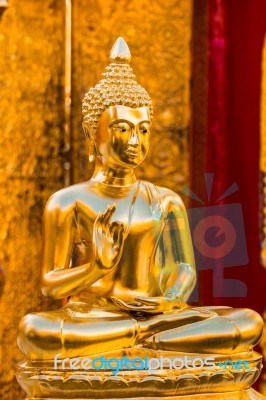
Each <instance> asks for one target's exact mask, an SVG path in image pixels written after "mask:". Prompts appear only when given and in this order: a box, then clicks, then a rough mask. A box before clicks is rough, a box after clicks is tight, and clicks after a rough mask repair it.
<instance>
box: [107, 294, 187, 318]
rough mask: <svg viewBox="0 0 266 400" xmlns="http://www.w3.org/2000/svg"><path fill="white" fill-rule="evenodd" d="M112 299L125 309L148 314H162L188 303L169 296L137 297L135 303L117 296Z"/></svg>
mask: <svg viewBox="0 0 266 400" xmlns="http://www.w3.org/2000/svg"><path fill="white" fill-rule="evenodd" d="M112 300H113V302H114V303H115V304H116V305H117V306H118V307H120V308H122V309H123V310H126V311H133V312H135V311H142V312H145V313H148V314H160V313H162V312H165V311H171V310H174V309H183V308H185V307H186V303H184V302H183V301H182V300H181V299H179V298H174V297H168V296H155V297H141V296H140V297H135V300H136V302H134V303H126V302H124V301H123V300H121V299H118V298H117V297H112Z"/></svg>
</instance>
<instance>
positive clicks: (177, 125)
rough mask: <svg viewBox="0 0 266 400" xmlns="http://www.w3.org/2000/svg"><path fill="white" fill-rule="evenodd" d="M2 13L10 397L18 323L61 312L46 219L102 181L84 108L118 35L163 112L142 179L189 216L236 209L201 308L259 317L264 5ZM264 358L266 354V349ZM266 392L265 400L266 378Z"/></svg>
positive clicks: (14, 389)
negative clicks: (228, 248) (162, 189)
mask: <svg viewBox="0 0 266 400" xmlns="http://www.w3.org/2000/svg"><path fill="white" fill-rule="evenodd" d="M0 14H1V16H0V295H1V297H0V320H1V324H0V360H1V375H0V398H1V399H2V400H13V399H16V400H19V399H23V398H24V395H23V394H22V392H21V390H20V389H19V387H18V384H17V382H16V378H15V370H16V363H17V362H18V361H19V360H21V358H22V355H21V354H20V352H19V350H18V349H17V346H16V335H17V326H18V322H19V320H20V318H21V317H22V316H24V315H25V314H26V313H29V312H32V311H39V310H47V309H52V308H58V307H60V306H61V303H60V302H58V301H51V300H49V299H45V298H43V297H42V295H41V291H40V254H41V222H42V213H43V208H44V205H45V203H46V201H47V200H48V198H49V197H50V195H51V194H52V193H53V192H55V191H57V190H59V189H60V188H62V187H64V186H67V185H69V184H73V183H76V182H80V181H83V180H86V179H88V178H89V177H90V175H91V173H92V167H91V166H90V165H89V164H88V162H87V156H86V153H85V150H84V139H83V136H82V131H81V102H82V99H83V96H84V94H85V92H86V91H87V90H88V88H89V87H91V86H94V85H95V84H96V83H97V82H98V81H99V79H100V78H101V73H102V72H103V70H104V68H105V66H106V65H107V64H108V62H109V60H108V55H109V51H110V49H111V47H112V45H113V43H114V42H115V40H116V39H117V37H118V36H123V37H124V38H125V40H126V41H127V43H128V45H129V47H130V50H131V53H132V66H133V69H134V72H135V74H136V75H137V80H138V82H139V83H140V84H141V85H142V86H144V87H145V88H146V89H147V91H148V92H149V94H150V96H151V98H152V100H153V103H154V115H155V116H154V122H153V136H152V144H151V149H150V153H149V155H148V157H147V159H146V160H145V162H144V163H143V165H141V167H140V168H139V171H138V176H139V178H143V179H146V180H150V181H152V182H154V183H155V184H157V185H162V186H166V187H169V188H171V189H172V190H174V191H176V192H178V193H179V194H180V195H181V196H182V198H183V199H184V201H185V203H186V206H187V207H188V209H189V212H190V213H191V212H193V210H195V209H196V208H199V207H201V212H202V211H203V210H205V211H206V210H207V212H208V210H210V207H212V210H214V207H218V206H220V207H224V209H225V207H227V208H228V206H229V205H230V206H232V205H234V204H235V205H236V206H235V207H236V208H235V209H236V210H237V213H238V217H237V218H238V219H236V223H235V230H236V234H237V235H238V242H239V243H238V246H237V248H236V249H235V250H234V249H233V250H232V254H231V253H230V254H229V256H228V257H226V258H223V257H220V259H219V260H218V258H217V257H213V260H211V262H208V261H210V260H206V258H205V259H204V257H203V258H202V257H201V258H199V259H198V282H199V283H198V286H197V289H196V291H195V292H194V294H193V296H192V298H191V304H199V305H218V304H219V305H231V306H233V307H249V308H253V309H255V310H256V311H258V312H259V313H260V314H261V315H263V313H264V312H265V309H266V269H265V266H266V240H265V236H266V200H265V194H266V42H265V33H266V2H265V0H194V1H193V0H150V1H149V2H147V1H145V0H130V1H128V0H108V1H107V0H79V1H78V0H72V1H71V0H10V1H7V0H0ZM237 189H238V190H237ZM216 210H217V213H218V212H219V210H220V209H218V208H216ZM232 223H233V222H232ZM233 224H234V223H233ZM192 228H193V227H192ZM224 230H225V232H222V233H223V234H224V235H226V227H224ZM216 233H217V232H216ZM219 235H220V239H221V238H223V237H222V236H221V234H219ZM219 235H218V236H219ZM192 236H193V229H192ZM218 239H219V237H218ZM214 244H215V243H214ZM216 245H217V246H218V247H219V243H218V242H217V243H216ZM195 251H197V249H195ZM233 252H234V254H233ZM196 256H197V254H196ZM196 258H197V257H196ZM229 267H230V268H229ZM258 351H260V352H262V351H263V352H264V354H266V343H265V338H264V339H263V341H262V342H261V345H260V347H258ZM259 385H260V390H261V391H264V393H265V394H266V376H265V375H264V377H263V375H262V376H261V378H260V382H259V383H258V385H257V388H258V387H259Z"/></svg>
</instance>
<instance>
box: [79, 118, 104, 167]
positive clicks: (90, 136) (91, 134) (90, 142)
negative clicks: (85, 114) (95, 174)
mask: <svg viewBox="0 0 266 400" xmlns="http://www.w3.org/2000/svg"><path fill="white" fill-rule="evenodd" d="M82 127H83V131H84V135H85V138H86V148H87V153H88V155H89V161H90V162H93V161H94V160H95V157H98V158H101V153H100V152H99V150H98V147H97V145H96V143H95V130H94V129H93V128H92V127H91V126H90V125H89V124H88V122H86V121H84V122H83V123H82Z"/></svg>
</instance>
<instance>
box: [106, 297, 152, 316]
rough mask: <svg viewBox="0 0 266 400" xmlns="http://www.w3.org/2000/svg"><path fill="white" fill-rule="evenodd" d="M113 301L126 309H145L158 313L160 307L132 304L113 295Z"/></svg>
mask: <svg viewBox="0 0 266 400" xmlns="http://www.w3.org/2000/svg"><path fill="white" fill-rule="evenodd" d="M111 299H112V301H113V302H114V303H115V304H116V305H117V306H118V307H120V308H122V309H123V310H126V311H143V312H148V313H152V314H153V313H154V314H157V313H158V309H157V308H155V307H153V306H144V305H140V306H134V305H132V304H127V303H125V302H124V301H123V300H120V299H118V298H117V297H111Z"/></svg>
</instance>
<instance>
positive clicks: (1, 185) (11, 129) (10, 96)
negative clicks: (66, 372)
mask: <svg viewBox="0 0 266 400" xmlns="http://www.w3.org/2000/svg"><path fill="white" fill-rule="evenodd" d="M0 46H1V47H0V60H1V61H0V90H1V95H0V209H1V211H0V215H1V217H0V262H1V264H2V266H3V268H4V270H5V281H6V283H5V287H4V293H3V296H2V298H1V300H0V318H1V325H0V326H1V327H0V339H1V343H2V350H1V378H0V379H1V381H0V398H1V400H14V399H16V400H18V399H22V398H23V397H24V395H23V394H22V391H21V389H19V387H18V384H17V383H16V379H15V368H16V362H17V361H18V360H19V359H21V354H20V352H19V350H18V349H17V346H16V336H17V326H18V322H19V320H20V318H21V317H22V316H23V315H25V314H26V313H28V312H30V311H36V310H40V309H44V308H46V307H47V308H49V307H50V308H51V307H52V305H51V304H50V302H49V301H45V300H44V299H43V298H42V296H41V291H40V284H39V280H40V268H39V265H40V250H41V219H42V213H43V207H44V204H45V202H46V200H47V199H48V197H49V196H50V195H51V194H52V193H53V192H54V191H56V190H58V189H59V188H61V187H62V182H63V169H62V162H61V156H60V154H61V147H62V137H63V136H62V133H63V115H64V114H63V105H64V97H63V94H64V90H63V89H64V88H63V83H64V81H63V76H64V70H63V67H64V2H63V1H62V0H42V1H39V0H37V1H35V0H23V1H21V0H13V1H10V7H9V8H8V9H7V10H6V11H5V13H4V14H3V16H2V19H1V21H0Z"/></svg>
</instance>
